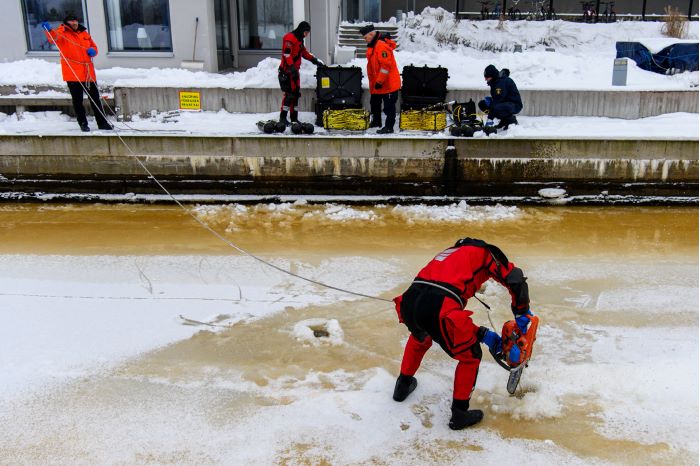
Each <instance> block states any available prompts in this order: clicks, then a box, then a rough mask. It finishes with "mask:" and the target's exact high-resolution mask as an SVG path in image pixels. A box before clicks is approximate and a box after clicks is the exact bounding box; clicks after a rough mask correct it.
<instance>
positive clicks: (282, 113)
mask: <svg viewBox="0 0 700 466" xmlns="http://www.w3.org/2000/svg"><path fill="white" fill-rule="evenodd" d="M280 123H284V126H289V125H290V123H289V120H287V111H286V110H280Z"/></svg>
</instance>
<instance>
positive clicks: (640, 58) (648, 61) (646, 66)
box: [615, 42, 698, 74]
mask: <svg viewBox="0 0 700 466" xmlns="http://www.w3.org/2000/svg"><path fill="white" fill-rule="evenodd" d="M615 48H616V49H617V58H630V59H632V60H634V61H635V62H636V63H637V66H638V67H640V68H641V69H643V70H647V71H653V72H655V73H661V74H669V70H674V71H673V72H674V73H678V72H683V71H698V44H697V43H686V42H681V43H677V44H673V45H669V46H668V47H665V48H663V49H661V50H660V51H659V52H657V53H651V52H650V51H649V49H648V48H646V47H645V46H644V45H643V44H641V43H640V42H617V43H616V44H615Z"/></svg>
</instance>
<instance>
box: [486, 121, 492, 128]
mask: <svg viewBox="0 0 700 466" xmlns="http://www.w3.org/2000/svg"><path fill="white" fill-rule="evenodd" d="M484 126H486V127H487V128H488V127H489V126H493V120H486V123H485V124H484Z"/></svg>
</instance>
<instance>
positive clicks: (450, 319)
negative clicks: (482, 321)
mask: <svg viewBox="0 0 700 466" xmlns="http://www.w3.org/2000/svg"><path fill="white" fill-rule="evenodd" d="M490 278H493V279H494V280H496V281H497V282H498V283H500V284H501V285H503V286H504V287H505V288H506V289H507V290H508V291H509V293H510V295H511V310H512V311H513V314H514V315H515V317H516V322H518V326H520V327H521V331H523V332H525V331H526V328H527V325H528V323H529V317H527V315H531V312H530V297H529V292H528V286H527V283H526V277H525V276H524V275H523V271H522V270H521V269H519V268H518V267H516V266H515V265H514V264H513V263H511V262H509V261H508V258H507V257H506V256H505V254H503V252H502V251H501V250H500V249H499V248H497V247H496V246H493V245H491V244H488V243H486V242H484V241H482V240H478V239H472V238H463V239H461V240H459V241H457V243H456V244H455V245H454V246H452V247H450V248H448V249H445V250H444V251H442V252H441V253H439V254H438V255H437V256H435V258H433V260H431V261H430V262H429V263H428V264H427V265H426V266H425V267H423V269H421V271H420V272H418V275H417V276H416V278H415V279H414V280H413V283H412V284H411V286H410V287H409V288H408V289H407V290H406V291H405V292H404V293H403V294H402V295H401V296H397V297H396V298H394V303H395V304H396V312H397V313H398V315H399V321H400V322H402V323H403V324H404V325H406V327H407V328H408V330H409V331H410V332H411V334H410V335H409V337H408V342H407V343H406V348H405V350H404V354H403V359H402V361H401V373H400V374H399V377H398V379H397V380H396V386H395V387H394V396H393V397H394V400H396V401H399V402H401V401H404V400H405V399H406V398H407V397H408V396H409V395H410V394H411V392H413V390H415V388H416V386H417V385H418V381H417V379H416V378H415V377H414V375H415V374H416V372H417V371H418V368H419V367H420V364H421V361H422V360H423V356H424V355H425V353H426V352H427V351H428V349H429V348H430V347H431V346H432V344H433V342H436V343H438V344H439V345H440V347H441V348H442V349H443V350H444V351H445V352H446V353H447V354H448V355H449V356H450V357H452V358H453V359H455V360H457V361H458V362H457V368H456V369H455V378H454V392H453V399H452V417H451V419H450V422H449V426H450V428H451V429H453V430H459V429H463V428H465V427H468V426H471V425H474V424H476V423H478V422H479V421H481V419H482V418H483V417H484V413H483V412H482V411H481V410H479V409H469V408H470V406H469V400H470V399H471V396H472V392H473V391H474V387H475V386H476V377H477V374H478V373H479V364H480V363H481V354H482V351H481V346H480V343H483V344H485V345H486V346H488V347H489V349H490V350H492V351H493V352H494V353H499V352H501V351H502V342H501V337H500V336H499V335H498V334H497V333H495V332H492V331H491V330H489V329H487V328H486V327H479V326H477V325H476V324H474V322H473V321H472V319H471V316H472V314H473V312H472V311H469V310H466V309H465V306H466V305H467V300H469V298H472V297H473V296H474V295H475V294H476V292H477V290H479V288H480V287H481V285H482V284H484V283H485V282H486V281H487V280H488V279H490ZM523 329H525V330H523Z"/></svg>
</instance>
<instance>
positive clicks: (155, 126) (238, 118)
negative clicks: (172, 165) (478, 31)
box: [0, 110, 699, 140]
mask: <svg viewBox="0 0 700 466" xmlns="http://www.w3.org/2000/svg"><path fill="white" fill-rule="evenodd" d="M277 118H279V113H278V112H275V113H228V112H226V111H224V110H222V111H219V112H201V113H188V112H182V113H180V114H178V115H173V114H172V113H171V114H167V113H163V114H158V115H154V116H153V117H152V118H150V119H138V118H137V120H135V121H132V122H129V123H117V124H116V128H117V130H118V131H119V133H120V134H124V135H127V134H128V135H138V134H149V133H151V134H152V133H154V132H158V133H159V134H169V133H170V134H177V135H183V136H185V135H202V136H235V135H244V134H245V135H251V134H252V135H262V136H267V135H263V133H262V132H261V131H259V130H258V128H257V126H256V124H255V123H256V122H257V121H261V120H269V119H277ZM300 120H301V121H307V122H310V123H313V122H314V121H315V115H314V114H313V113H311V112H302V113H301V114H300ZM518 122H519V125H517V126H513V127H512V128H510V129H509V130H508V131H506V132H501V133H499V134H495V135H491V136H486V135H484V133H483V132H479V133H477V134H476V135H475V136H474V137H477V138H484V137H492V138H527V139H531V138H569V137H572V138H577V139H587V138H593V139H599V138H615V139H617V138H620V139H625V138H632V139H663V140H673V139H695V140H697V139H698V131H699V130H698V114H697V113H673V114H668V115H660V116H655V117H648V118H641V119H638V120H625V119H621V118H620V119H618V118H604V117H599V118H596V117H527V116H518ZM91 127H92V128H93V129H97V125H96V124H95V123H94V121H91ZM396 131H397V133H395V134H394V135H392V136H390V137H411V138H445V137H451V136H449V131H448V130H445V131H443V132H438V133H427V132H423V131H401V132H399V131H398V122H397V123H396ZM375 133H376V130H369V131H365V132H357V133H355V134H352V137H376V134H375ZM1 134H8V135H9V134H22V135H42V136H48V135H76V134H80V135H83V134H85V133H81V131H80V129H79V128H78V125H77V123H76V122H75V120H74V119H71V118H70V117H69V116H67V115H65V114H61V113H60V112H25V113H24V115H23V119H22V120H18V119H17V116H16V115H15V114H12V115H7V114H4V113H0V135H1ZM90 134H100V135H113V134H114V133H113V132H106V131H95V132H93V133H90ZM286 134H287V135H289V134H291V131H290V130H289V129H287V131H286ZM349 135H350V134H348V132H346V131H332V130H330V131H328V130H325V129H323V128H319V127H316V128H315V131H314V135H312V136H305V135H301V136H297V137H318V136H335V137H345V138H346V137H348V136H349ZM267 137H275V135H274V134H273V135H269V136H267ZM384 137H386V136H384Z"/></svg>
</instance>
